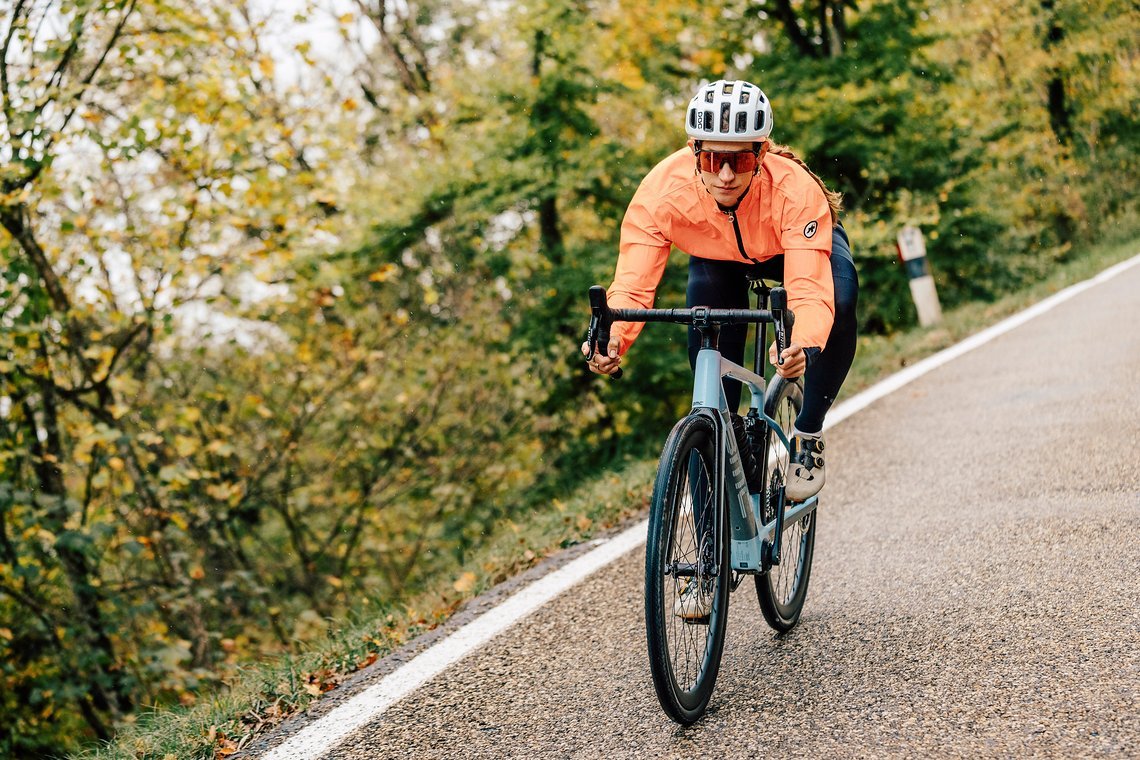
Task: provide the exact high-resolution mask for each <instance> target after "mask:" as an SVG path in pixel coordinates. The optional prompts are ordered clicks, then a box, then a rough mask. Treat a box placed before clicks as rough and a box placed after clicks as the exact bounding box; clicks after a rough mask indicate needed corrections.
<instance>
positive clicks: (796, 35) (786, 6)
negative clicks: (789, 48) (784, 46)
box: [775, 0, 819, 58]
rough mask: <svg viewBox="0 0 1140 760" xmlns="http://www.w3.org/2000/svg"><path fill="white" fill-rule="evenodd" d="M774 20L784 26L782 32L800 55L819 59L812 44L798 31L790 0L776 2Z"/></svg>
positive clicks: (798, 25) (816, 50) (797, 20)
mask: <svg viewBox="0 0 1140 760" xmlns="http://www.w3.org/2000/svg"><path fill="white" fill-rule="evenodd" d="M775 16H776V18H778V19H780V21H782V22H783V24H784V31H785V32H786V33H787V35H788V39H790V40H791V41H792V44H794V45H795V46H796V47H797V48H798V49H799V51H800V52H801V53H803V54H804V55H806V56H807V57H809V58H819V50H818V49H817V48H816V46H815V45H813V44H812V42H811V40H810V39H809V38H808V36H807V35H806V34H804V31H803V30H802V29H800V23H799V18H797V16H796V12H795V11H794V10H793V9H792V3H791V0H776V13H775Z"/></svg>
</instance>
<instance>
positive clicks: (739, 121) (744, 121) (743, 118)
mask: <svg viewBox="0 0 1140 760" xmlns="http://www.w3.org/2000/svg"><path fill="white" fill-rule="evenodd" d="M747 129H748V114H746V113H743V112H741V113H738V114H736V131H737V132H744V131H746V130H747Z"/></svg>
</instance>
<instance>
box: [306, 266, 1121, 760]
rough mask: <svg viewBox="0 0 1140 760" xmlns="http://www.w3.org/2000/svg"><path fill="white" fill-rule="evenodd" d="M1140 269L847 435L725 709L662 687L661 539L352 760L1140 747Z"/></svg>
mask: <svg viewBox="0 0 1140 760" xmlns="http://www.w3.org/2000/svg"><path fill="white" fill-rule="evenodd" d="M1138 293H1140V267H1134V268H1132V269H1131V270H1129V271H1127V272H1125V273H1124V274H1122V275H1121V276H1119V277H1117V278H1116V279H1114V280H1112V281H1110V282H1108V283H1106V284H1102V285H1099V286H1097V287H1095V288H1093V289H1091V290H1089V291H1086V292H1085V293H1083V294H1081V295H1080V296H1078V297H1077V298H1075V299H1073V300H1070V301H1068V302H1066V303H1064V304H1062V305H1061V306H1059V307H1058V308H1056V309H1054V310H1052V311H1050V312H1048V313H1047V314H1045V315H1044V316H1042V317H1040V318H1038V319H1035V320H1033V321H1032V322H1030V323H1029V324H1027V325H1024V326H1022V327H1019V328H1017V329H1016V330H1014V331H1013V332H1011V333H1008V334H1006V335H1004V336H1002V337H1000V338H998V339H996V340H995V341H993V342H991V343H988V344H986V345H984V346H982V347H981V348H979V349H977V350H976V351H973V352H971V353H969V354H966V355H965V356H963V357H961V358H959V359H957V360H955V361H954V362H952V363H950V364H949V365H946V366H944V367H942V368H940V369H937V370H935V371H934V372H932V373H931V374H928V375H926V376H925V377H923V378H921V379H919V380H918V381H916V382H915V383H913V384H911V385H908V386H906V387H905V388H903V389H902V390H901V391H899V392H897V393H895V394H893V395H892V396H889V397H887V398H886V399H884V400H881V401H879V402H877V403H875V404H874V405H872V406H871V407H870V408H868V409H866V410H864V411H862V412H860V413H859V414H857V415H855V416H854V417H852V418H850V419H848V420H847V421H845V422H844V423H843V424H841V425H839V426H837V427H836V428H835V429H833V430H832V431H831V432H830V433H829V436H828V451H829V453H830V459H829V462H828V467H829V471H828V478H829V483H828V485H827V487H826V489H825V491H824V495H823V500H822V506H821V509H820V512H819V532H818V538H817V544H816V556H815V565H814V570H813V575H812V580H811V587H810V590H809V594H808V601H807V606H806V608H805V612H804V616H803V618H802V620H801V623H800V625H799V627H798V628H797V629H796V630H795V631H793V632H792V633H791V634H789V635H787V636H785V637H782V638H777V637H776V636H775V635H774V633H773V632H772V631H771V630H769V629H768V628H767V627H766V626H765V624H764V622H763V619H762V618H761V616H760V612H759V609H758V607H757V603H756V597H755V594H754V592H753V590H752V586H751V582H746V583H745V584H743V585H741V587H740V589H739V590H738V591H737V592H736V593H735V594H734V595H733V597H732V600H731V614H730V620H729V628H728V640H727V643H726V649H725V657H724V664H723V666H722V669H721V673H720V678H719V680H718V682H717V687H716V693H715V694H714V697H713V703H712V706H711V709H710V711H709V713H708V715H707V716H706V717H705V718H704V719H703V720H702V721H700V722H699V723H698V724H696V725H695V726H692V727H690V728H687V729H682V728H679V727H678V726H676V725H674V724H673V723H671V722H670V721H669V720H668V719H666V718H665V716H664V715H663V713H662V712H661V709H660V707H659V706H658V704H657V701H656V697H655V696H654V693H653V687H652V684H651V682H650V677H649V672H648V664H647V656H646V652H645V643H644V642H645V634H644V623H643V620H642V591H641V586H642V574H643V561H644V558H643V554H642V551H641V550H638V551H636V552H634V553H632V554H629V555H627V556H626V557H624V558H623V559H621V560H619V561H618V562H616V563H614V564H613V565H611V566H610V567H608V568H606V569H604V570H603V571H601V572H599V573H597V574H596V575H594V576H592V577H591V578H589V579H588V580H587V581H586V582H584V583H582V584H581V585H579V586H577V587H576V588H574V589H573V590H571V591H570V592H568V593H567V594H564V595H563V596H561V597H559V598H558V599H556V600H555V602H553V603H552V604H550V605H549V606H547V607H546V608H544V609H543V610H541V611H540V612H538V613H536V614H534V615H532V616H531V617H529V618H527V619H525V620H524V621H522V622H521V623H520V624H519V625H517V626H516V627H514V628H512V629H511V630H509V631H508V632H507V633H506V634H504V635H502V636H500V637H499V638H498V639H496V640H494V641H493V642H492V643H491V644H490V645H489V646H488V647H486V648H485V649H483V650H481V651H479V652H477V653H476V654H474V655H472V656H470V657H469V658H467V659H466V660H464V661H462V662H461V663H460V664H459V665H458V666H456V667H453V668H451V669H450V670H448V671H446V672H445V673H444V674H443V675H441V676H439V677H437V678H435V679H434V680H433V681H431V682H429V683H428V684H427V685H426V686H424V687H423V688H421V689H420V690H418V691H417V692H416V693H414V694H413V695H412V696H410V697H408V698H406V699H404V700H403V701H401V702H399V703H397V704H396V705H394V706H393V707H392V708H391V709H389V710H388V711H387V712H386V713H384V714H383V715H382V716H381V717H380V718H379V719H378V720H377V721H375V722H374V723H372V724H371V725H368V726H366V727H365V728H363V729H360V730H358V731H357V732H356V733H354V734H353V735H352V736H351V737H350V739H349V740H348V741H347V742H345V743H344V744H342V745H341V747H340V748H339V749H337V750H335V751H333V752H332V753H330V754H328V755H326V756H325V757H328V758H337V759H338V760H349V759H350V758H351V759H354V760H355V759H359V758H401V759H404V758H439V757H459V758H501V757H524V758H529V757H554V758H562V757H573V758H579V757H580V758H594V757H605V758H613V757H636V758H643V757H661V758H689V757H698V756H701V757H704V756H708V757H717V756H725V757H756V756H759V755H766V756H776V757H780V756H788V755H791V754H793V753H796V754H810V755H816V756H822V757H966V756H985V757H1025V756H1050V757H1061V756H1065V757H1070V756H1075V757H1102V756H1103V757H1140V403H1138V394H1137V389H1140V298H1138V297H1137V294H1138Z"/></svg>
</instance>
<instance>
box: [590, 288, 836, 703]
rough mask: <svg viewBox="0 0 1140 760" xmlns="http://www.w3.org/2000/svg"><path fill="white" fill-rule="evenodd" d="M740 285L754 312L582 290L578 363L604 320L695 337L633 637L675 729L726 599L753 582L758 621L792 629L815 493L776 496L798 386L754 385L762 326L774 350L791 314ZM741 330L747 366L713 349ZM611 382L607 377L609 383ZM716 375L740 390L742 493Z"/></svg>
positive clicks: (704, 679) (700, 679) (782, 302)
mask: <svg viewBox="0 0 1140 760" xmlns="http://www.w3.org/2000/svg"><path fill="white" fill-rule="evenodd" d="M752 289H753V292H755V293H756V295H757V308H756V309H711V308H708V307H703V306H698V307H693V308H691V309H610V308H609V306H608V304H607V303H606V291H605V289H604V288H602V287H600V286H594V287H592V288H590V310H591V318H590V326H589V329H588V333H587V338H586V339H587V344H588V351H589V356H588V357H587V358H593V355H594V352H595V351H599V350H601V351H604V350H605V348H606V347H607V346H608V345H609V339H610V328H611V326H612V324H613V323H614V322H674V323H678V324H685V325H693V326H694V327H695V328H696V329H697V330H698V332H699V333H700V339H701V349H700V352H699V353H698V355H697V362H696V367H695V370H694V381H693V407H692V410H691V411H690V412H689V414H688V415H687V416H685V417H684V418H682V419H681V420H680V421H679V422H678V423H677V424H676V425H675V426H674V427H673V430H672V432H671V433H670V434H669V437H668V439H667V440H666V442H665V448H664V451H663V452H662V454H661V460H660V463H659V465H658V468H657V477H656V481H655V483H654V486H653V497H652V499H651V501H650V508H649V532H648V536H647V540H646V551H645V632H646V639H647V643H648V647H649V664H650V670H651V672H652V674H653V685H654V688H655V689H656V691H657V698H658V700H659V701H660V702H661V707H662V708H663V709H664V710H665V713H666V714H667V715H668V716H669V717H670V718H672V719H673V720H674V721H676V722H677V723H680V724H682V725H689V724H692V723H694V722H696V721H697V720H699V719H700V718H701V716H702V715H704V713H705V710H706V709H707V708H708V705H709V701H710V699H711V697H712V691H713V686H714V684H715V683H716V677H717V673H718V672H719V670H720V661H721V655H722V653H723V651H724V635H725V627H726V625H727V623H728V600H729V594H730V592H732V591H735V590H736V588H737V587H738V586H739V585H740V583H741V582H742V581H743V580H744V577H745V576H747V575H751V576H753V578H754V580H755V585H756V595H757V597H758V599H759V602H760V611H761V613H762V614H763V615H764V619H765V620H766V621H767V623H768V625H770V626H771V627H772V628H773V629H775V630H777V631H780V632H784V631H789V630H791V629H792V628H793V627H795V625H796V623H797V622H799V619H800V613H801V611H802V610H803V606H804V600H805V599H806V597H807V588H808V580H809V578H810V576H811V561H812V554H813V552H814V548H815V530H816V516H815V512H816V507H817V506H818V504H819V497H818V496H813V497H811V498H810V499H807V500H806V501H803V502H795V503H789V502H788V501H787V500H786V499H785V492H784V487H785V477H786V474H787V472H788V464H789V461H790V458H791V456H792V455H793V454H794V453H795V451H794V448H793V447H794V445H795V444H794V439H792V440H789V437H788V436H789V431H790V430H791V429H792V425H793V423H794V422H795V419H796V415H797V414H798V413H799V410H800V407H801V405H802V403H803V383H802V379H797V380H794V381H790V380H787V379H785V378H783V377H780V376H779V375H775V376H774V377H773V378H772V382H771V383H767V382H766V381H765V379H764V367H765V366H766V363H767V352H766V351H764V350H763V347H764V346H765V345H766V344H767V340H768V339H767V326H768V324H769V323H771V324H772V325H773V326H774V330H775V334H776V344H777V348H778V350H777V355H779V354H780V353H781V352H782V351H783V350H784V348H786V347H787V345H788V342H789V339H790V336H791V331H792V326H793V324H794V315H793V314H792V312H791V310H789V309H788V308H787V293H786V292H785V291H784V289H783V288H779V287H776V288H768V287H767V286H766V285H764V283H763V282H754V283H753V288H752ZM741 323H747V324H755V325H756V339H755V343H754V348H753V351H754V356H753V370H752V371H749V370H747V369H745V368H744V367H742V366H740V365H738V364H735V363H733V362H731V361H729V360H727V359H725V358H724V357H723V356H721V354H720V351H719V349H718V340H719V335H720V328H721V326H722V325H727V324H741ZM620 376H621V370H618V371H617V372H616V373H615V374H614V375H612V376H611V377H613V378H614V379H616V378H617V377H620ZM725 378H733V379H735V380H739V381H740V382H741V383H742V384H743V386H744V387H746V388H748V389H749V392H750V394H751V398H750V401H749V410H748V418H749V421H750V422H751V423H752V424H751V425H750V429H751V430H752V435H751V436H749V439H748V442H747V443H746V446H748V448H749V449H750V451H749V452H748V453H750V454H751V455H752V456H753V460H752V461H754V462H758V463H759V468H758V470H759V476H758V477H755V476H754V477H753V487H752V489H751V492H750V489H749V485H748V482H747V478H746V475H745V471H744V464H743V461H744V460H742V453H741V445H740V443H739V442H738V441H737V436H736V433H735V432H733V431H734V427H733V415H731V414H730V410H729V408H728V402H727V400H726V398H725V394H724V385H723V381H724V379H725ZM732 411H735V410H732ZM758 479H759V480H760V481H761V482H757V480H758ZM693 600H695V601H693Z"/></svg>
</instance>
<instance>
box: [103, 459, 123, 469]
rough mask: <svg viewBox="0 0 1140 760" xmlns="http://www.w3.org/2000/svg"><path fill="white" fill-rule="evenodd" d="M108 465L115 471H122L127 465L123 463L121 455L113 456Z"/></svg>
mask: <svg viewBox="0 0 1140 760" xmlns="http://www.w3.org/2000/svg"><path fill="white" fill-rule="evenodd" d="M107 466H109V467H110V468H111V469H112V470H114V471H115V472H122V471H123V467H124V466H125V465H124V464H123V460H122V459H120V458H119V457H111V458H110V459H108V460H107Z"/></svg>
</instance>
